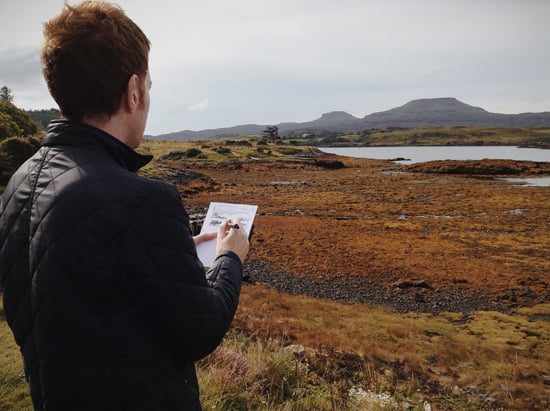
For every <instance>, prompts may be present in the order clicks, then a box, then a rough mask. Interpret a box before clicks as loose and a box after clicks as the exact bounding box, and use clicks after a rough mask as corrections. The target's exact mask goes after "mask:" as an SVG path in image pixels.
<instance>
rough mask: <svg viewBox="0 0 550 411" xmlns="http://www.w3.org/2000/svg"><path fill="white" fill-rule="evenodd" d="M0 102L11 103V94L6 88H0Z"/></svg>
mask: <svg viewBox="0 0 550 411" xmlns="http://www.w3.org/2000/svg"><path fill="white" fill-rule="evenodd" d="M0 101H5V102H7V103H12V102H13V92H12V91H11V89H10V88H9V87H8V86H2V88H0Z"/></svg>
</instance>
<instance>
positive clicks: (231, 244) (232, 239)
mask: <svg viewBox="0 0 550 411" xmlns="http://www.w3.org/2000/svg"><path fill="white" fill-rule="evenodd" d="M240 222H241V220H240V219H239V218H228V219H227V220H225V221H224V222H223V223H222V224H221V225H220V226H219V228H218V233H217V236H218V241H217V243H216V255H220V254H221V253H223V252H226V251H232V252H234V253H235V254H237V255H238V256H239V258H240V259H241V262H244V259H245V258H246V255H247V254H248V248H249V243H248V235H247V234H246V230H245V229H244V228H242V227H241V228H233V227H231V226H230V225H229V224H240Z"/></svg>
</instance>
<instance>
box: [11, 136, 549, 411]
mask: <svg viewBox="0 0 550 411" xmlns="http://www.w3.org/2000/svg"><path fill="white" fill-rule="evenodd" d="M228 146H229V149H226V148H228ZM220 147H221V148H224V149H220ZM190 148H194V149H196V150H198V151H200V153H203V154H204V156H199V157H202V159H201V158H197V157H190V156H189V153H187V155H181V153H185V152H186V150H188V149H190ZM257 148H260V147H256V146H255V143H252V147H249V146H247V145H246V144H242V145H240V144H236V145H233V144H231V145H224V144H222V143H219V142H207V143H204V142H203V143H169V142H157V143H154V142H147V143H145V144H144V146H143V150H145V151H149V152H152V153H153V154H155V156H156V157H157V158H160V157H161V156H162V154H166V153H168V152H172V153H173V154H174V155H172V156H170V157H169V158H171V159H164V160H159V161H157V162H156V163H154V164H153V165H151V166H149V167H148V168H146V169H145V170H144V172H145V173H147V174H150V175H152V176H155V177H158V178H162V179H166V180H169V181H172V182H173V183H175V184H176V185H177V186H178V188H179V190H180V192H181V194H182V200H183V202H184V204H185V206H186V208H187V210H188V212H189V213H190V215H191V217H192V219H197V220H200V218H201V217H202V216H203V215H204V213H205V211H206V208H207V207H208V204H209V202H210V201H226V202H240V203H251V204H258V205H259V211H258V216H257V218H256V221H255V229H254V235H253V238H252V243H251V251H250V254H249V258H248V260H247V263H246V274H247V276H248V278H247V280H248V281H249V283H247V284H245V285H244V287H243V291H242V296H241V302H240V305H239V310H238V312H237V316H236V318H235V321H234V325H233V331H232V332H231V334H230V335H229V336H228V337H227V338H226V340H225V342H224V344H223V346H222V347H221V349H220V350H218V351H217V352H215V353H214V355H212V356H210V357H208V358H207V359H205V360H203V361H202V362H201V363H200V364H199V377H200V379H201V395H202V398H203V402H204V404H203V405H204V407H205V409H219V410H222V409H261V410H264V409H265V410H276V409H277V410H278V409H281V410H282V409H318V410H321V409H323V410H324V409H326V410H331V409H350V410H359V409H365V410H371V409H374V410H378V409H414V410H424V409H426V408H425V404H430V406H431V409H432V410H457V409H460V410H462V409H464V410H479V409H484V410H497V409H498V410H500V409H502V410H524V409H534V410H536V409H539V410H543V409H547V408H548V406H549V405H550V400H549V398H550V390H549V386H550V369H549V364H550V354H549V353H550V326H549V321H550V303H549V301H548V297H549V289H548V286H549V285H548V280H549V278H548V272H550V258H549V257H548V252H547V250H548V248H549V242H548V241H549V238H550V235H549V234H550V233H549V231H550V196H549V193H550V188H548V187H526V186H521V185H516V184H511V183H509V182H507V181H504V180H502V179H501V178H504V177H510V176H514V177H533V176H550V163H531V162H513V161H491V160H484V161H480V162H434V163H424V164H418V165H411V166H404V165H399V164H396V163H393V162H390V161H379V160H367V159H353V158H344V157H335V156H317V155H318V152H316V151H315V150H314V149H310V148H307V147H300V148H296V147H279V146H275V145H269V146H262V147H261V150H257ZM178 153H179V154H178ZM294 155H297V156H294ZM0 314H1V311H0ZM0 316H1V315H0ZM0 325H1V327H0V346H1V349H2V351H0V354H1V355H0V387H1V388H2V389H1V390H0V391H2V392H0V409H10V406H11V407H13V406H14V404H23V405H21V407H20V408H21V409H24V407H25V404H27V405H28V394H25V393H26V387H25V383H24V379H23V377H22V371H21V368H20V360H19V359H17V358H16V356H17V350H16V348H15V346H14V345H13V341H11V338H10V337H11V336H10V335H9V332H8V331H7V330H6V327H5V323H4V322H2V324H0ZM289 345H290V346H292V345H294V346H296V345H298V346H304V347H305V352H304V353H301V352H298V353H295V354H293V353H292V351H288V350H286V349H285V348H284V347H285V346H289ZM289 352H290V353H289ZM235 364H240V365H239V367H237V366H236V365H235ZM243 369H244V370H245V371H242V370H243ZM386 393H388V394H390V395H391V398H390V399H389V400H388V399H386V397H376V396H374V397H373V396H367V397H365V398H363V397H361V395H362V394H369V395H370V394H373V395H386ZM359 394H361V395H359ZM361 398H362V399H361ZM373 398H374V400H373ZM380 398H383V400H380ZM373 401H374V402H373ZM4 407H6V408H4Z"/></svg>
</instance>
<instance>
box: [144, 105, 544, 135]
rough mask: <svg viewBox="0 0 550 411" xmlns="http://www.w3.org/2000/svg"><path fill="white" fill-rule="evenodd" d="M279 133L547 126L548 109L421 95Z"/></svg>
mask: <svg viewBox="0 0 550 411" xmlns="http://www.w3.org/2000/svg"><path fill="white" fill-rule="evenodd" d="M276 126H277V127H279V133H281V134H284V133H288V132H343V133H349V132H354V131H361V130H366V129H371V128H381V129H384V128H388V127H407V128H417V127H427V126H477V127H550V112H548V111H545V112H542V113H521V114H500V113H490V112H488V111H486V110H484V109H482V108H480V107H474V106H470V105H468V104H466V103H463V102H461V101H459V100H457V99H456V98H453V97H445V98H425V99H418V100H412V101H409V102H408V103H406V104H404V105H402V106H400V107H396V108H392V109H390V110H386V111H380V112H377V113H372V114H368V115H366V116H365V117H363V118H357V117H354V116H352V115H351V114H349V113H346V112H345V111H332V112H329V113H324V114H323V115H322V116H321V117H320V118H318V119H316V120H313V121H308V122H304V123H291V122H286V123H279V124H276ZM266 127H267V125H258V124H245V125H240V126H234V127H225V128H218V129H209V130H200V131H192V130H184V131H178V132H175V133H169V134H161V135H158V136H146V137H147V138H150V139H155V140H199V139H205V138H211V137H216V136H223V135H226V136H229V135H245V134H260V133H261V132H262V131H263V130H264V129H265V128H266Z"/></svg>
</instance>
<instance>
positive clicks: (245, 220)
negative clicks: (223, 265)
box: [197, 202, 258, 267]
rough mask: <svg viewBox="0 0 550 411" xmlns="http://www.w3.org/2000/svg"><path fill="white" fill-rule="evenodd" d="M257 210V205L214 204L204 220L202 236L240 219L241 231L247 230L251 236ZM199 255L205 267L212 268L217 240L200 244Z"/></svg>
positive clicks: (211, 204)
mask: <svg viewBox="0 0 550 411" xmlns="http://www.w3.org/2000/svg"><path fill="white" fill-rule="evenodd" d="M257 210H258V206H257V205H251V204H231V203H216V202H212V203H210V206H209V207H208V211H207V213H206V217H205V218H204V223H203V225H202V228H201V234H202V233H207V232H212V231H217V230H218V227H219V226H220V224H222V223H223V222H224V221H225V220H227V219H228V218H239V219H240V220H241V221H240V223H239V230H246V233H247V234H248V235H250V230H251V229H252V224H253V223H254V217H255V216H256V211H257ZM197 254H198V256H199V259H200V260H201V262H202V264H203V265H204V266H205V267H212V264H213V263H214V260H215V259H216V238H214V239H212V240H209V241H203V242H202V243H200V244H199V245H198V246H197Z"/></svg>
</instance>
